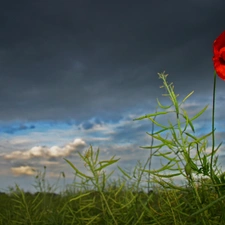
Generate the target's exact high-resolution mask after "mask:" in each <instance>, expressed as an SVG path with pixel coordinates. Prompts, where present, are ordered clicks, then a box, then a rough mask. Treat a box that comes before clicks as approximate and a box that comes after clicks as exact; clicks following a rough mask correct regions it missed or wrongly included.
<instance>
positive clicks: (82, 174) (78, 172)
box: [64, 158, 91, 179]
mask: <svg viewBox="0 0 225 225" xmlns="http://www.w3.org/2000/svg"><path fill="white" fill-rule="evenodd" d="M64 160H65V161H66V162H67V163H68V164H69V165H70V166H71V167H72V168H73V169H74V170H75V171H76V172H77V174H79V175H80V176H82V177H85V178H88V179H90V178H91V177H89V176H87V175H85V174H84V173H82V172H80V171H79V170H78V169H77V168H76V167H75V166H74V165H73V163H71V162H70V161H69V160H68V159H65V158H64Z"/></svg>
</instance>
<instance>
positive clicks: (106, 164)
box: [95, 159, 120, 171]
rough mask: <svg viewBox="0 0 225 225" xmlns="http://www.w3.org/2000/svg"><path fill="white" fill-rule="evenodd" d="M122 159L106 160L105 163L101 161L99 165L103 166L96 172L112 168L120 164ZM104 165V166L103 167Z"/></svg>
mask: <svg viewBox="0 0 225 225" xmlns="http://www.w3.org/2000/svg"><path fill="white" fill-rule="evenodd" d="M119 160H120V159H116V160H109V161H108V160H105V161H101V162H99V164H100V165H101V166H100V167H98V168H96V169H95V171H99V170H102V169H103V168H105V167H107V166H110V165H112V164H114V163H116V162H118V161H119ZM102 164H104V165H102Z"/></svg>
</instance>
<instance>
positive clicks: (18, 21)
mask: <svg viewBox="0 0 225 225" xmlns="http://www.w3.org/2000/svg"><path fill="white" fill-rule="evenodd" d="M0 15H1V17H0V18H1V19H0V27H1V35H0V79H1V82H0V106H1V110H0V119H1V120H16V119H30V120H38V119H66V118H76V119H87V118H89V117H91V116H97V115H99V114H100V113H101V115H102V116H104V115H105V116H106V117H108V118H112V119H114V118H120V114H121V113H122V112H125V111H127V110H129V111H130V110H132V109H134V108H135V107H139V108H141V107H142V108H143V107H148V106H149V105H148V104H149V100H151V99H152V98H153V99H155V97H157V96H156V94H157V93H158V87H159V85H160V84H161V83H160V81H159V80H158V78H157V73H158V72H162V71H163V70H166V72H168V73H169V74H170V80H171V81H174V83H175V85H176V86H179V88H178V90H182V91H184V90H186V89H187V86H189V87H191V90H190V89H189V88H188V89H187V92H189V91H192V89H194V88H197V89H198V91H197V93H203V94H204V93H205V92H207V91H208V89H210V88H211V83H212V79H211V76H212V73H213V66H212V60H211V59H212V43H213V40H214V39H215V38H216V37H217V36H218V35H219V34H220V33H221V32H222V31H223V30H224V23H223V21H224V20H223V15H224V2H223V0H221V1H217V2H216V4H215V2H212V1H204V4H203V1H186V2H182V1H178V0H176V1H173V2H169V1H167V2H166V1H142V2H141V3H137V2H136V1H123V2H121V1H70V0H67V1H60V0H58V1H53V0H46V1H11V2H9V3H4V5H3V4H2V6H1V7H0ZM199 82H201V86H200V87H199ZM187 83H188V85H187ZM220 86H222V84H219V86H218V87H220ZM210 94H211V93H210Z"/></svg>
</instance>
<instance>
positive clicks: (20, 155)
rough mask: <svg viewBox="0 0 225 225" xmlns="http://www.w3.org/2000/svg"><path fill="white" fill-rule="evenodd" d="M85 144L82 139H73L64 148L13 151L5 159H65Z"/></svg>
mask: <svg viewBox="0 0 225 225" xmlns="http://www.w3.org/2000/svg"><path fill="white" fill-rule="evenodd" d="M85 145H86V143H85V142H84V141H83V140H82V139H75V140H74V141H73V142H72V143H68V144H67V145H65V146H64V147H59V146H52V147H50V148H47V147H44V146H35V147H33V148H31V149H29V150H28V151H13V152H11V153H9V154H5V155H4V158H5V159H31V158H37V157H44V158H51V157H65V156H68V155H70V154H71V153H72V152H75V151H76V150H77V149H78V148H79V147H82V146H85Z"/></svg>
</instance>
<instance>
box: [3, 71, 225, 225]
mask: <svg viewBox="0 0 225 225" xmlns="http://www.w3.org/2000/svg"><path fill="white" fill-rule="evenodd" d="M159 76H160V78H161V79H162V80H163V86H164V87H165V89H166V91H167V94H165V96H168V97H169V98H170V101H171V103H170V104H168V105H167V106H165V105H162V104H161V103H160V102H159V100H158V109H160V110H161V111H156V112H155V113H152V114H148V115H145V116H142V117H139V118H137V119H135V120H142V119H147V120H150V121H151V122H152V132H151V133H147V134H148V135H149V136H150V137H151V140H152V142H151V145H150V146H143V147H141V148H143V149H145V150H149V158H148V160H147V161H146V163H145V164H144V165H143V167H142V166H141V165H140V164H137V165H136V167H135V169H134V171H131V172H130V173H127V172H126V171H124V170H123V169H122V168H120V167H119V166H117V168H118V170H119V172H120V174H121V176H119V178H118V180H116V181H113V182H112V181H110V179H111V177H112V174H113V172H114V171H112V172H111V173H109V174H106V172H105V168H106V167H109V166H111V165H113V164H115V163H117V162H118V160H119V159H115V157H114V156H113V157H111V158H110V159H108V160H106V159H105V160H102V161H101V160H99V154H100V150H99V149H98V150H97V151H94V150H93V148H92V146H91V147H90V148H89V149H88V150H87V151H86V152H85V153H83V154H81V153H78V154H79V157H80V159H81V161H83V163H84V165H85V169H86V172H87V173H86V172H84V171H81V170H80V169H79V168H77V167H75V165H74V164H73V163H72V162H70V161H69V160H67V159H65V161H66V162H67V163H68V166H70V167H72V169H73V170H74V175H75V177H76V178H79V179H76V182H75V181H74V183H73V186H72V188H71V187H69V188H67V187H66V188H65V189H64V192H62V193H60V194H54V193H50V192H52V190H54V188H53V187H50V186H48V185H47V182H46V181H45V171H44V173H42V174H41V173H40V174H38V175H37V176H36V178H37V180H36V181H37V182H36V184H35V188H36V190H37V192H36V194H31V193H25V192H24V191H23V190H21V189H20V188H19V187H18V186H15V188H12V189H11V190H10V193H9V194H5V193H1V194H0V225H11V224H12V225H14V224H15V225H16V224H21V225H28V224H29V225H37V224H38V225H57V224H58V225H69V224H74V225H83V224H84V225H86V224H90V225H92V224H97V225H123V224H124V225H125V224H126V225H135V224H140V225H142V224H159V225H214V224H215V225H216V224H218V225H223V224H225V173H224V172H223V171H222V170H221V169H220V167H219V165H218V163H217V161H218V154H217V151H218V150H219V148H220V146H221V144H219V145H218V146H216V145H215V134H214V133H215V132H214V130H215V128H214V116H212V122H213V123H212V132H210V133H207V134H203V135H202V136H197V135H196V132H195V128H194V121H195V120H196V119H197V118H198V117H200V116H201V115H202V114H203V113H204V112H205V110H206V109H207V107H205V108H203V109H202V110H201V111H200V112H197V113H196V114H195V115H193V114H192V117H189V116H188V112H187V111H186V110H185V108H182V105H183V103H184V102H185V101H186V100H187V99H188V98H189V97H190V96H191V95H192V93H193V92H191V93H190V94H189V95H188V96H186V97H185V98H184V99H183V100H182V101H181V102H178V100H177V96H178V95H177V94H175V93H174V86H173V84H172V83H171V84H168V83H167V81H166V77H167V75H166V74H164V73H163V74H159ZM213 99H214V98H213ZM214 102H215V99H214ZM213 110H214V104H213ZM213 112H214V111H213ZM171 115H173V117H172V116H171ZM213 115H214V113H213ZM160 116H168V118H167V120H166V121H168V124H160V120H156V119H157V118H158V117H160ZM171 118H172V120H171ZM154 126H157V129H155V127H154ZM209 138H212V140H211V142H210V140H209ZM154 141H156V143H154ZM209 143H210V145H209ZM208 146H211V150H210V151H208ZM140 151H141V150H140ZM154 157H157V158H160V162H161V164H160V165H159V168H157V169H153V168H151V162H152V161H153V160H154ZM45 169H46V168H45ZM87 174H89V175H87ZM90 174H91V175H90ZM177 178H182V180H183V183H184V185H178V184H177V183H176V180H177ZM143 183H145V184H146V187H143ZM146 190H147V191H146Z"/></svg>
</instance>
